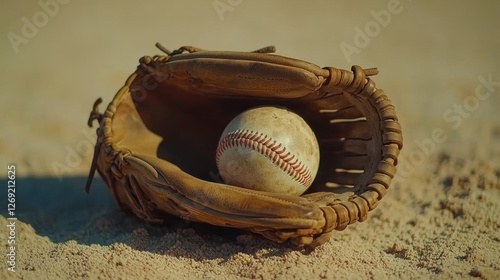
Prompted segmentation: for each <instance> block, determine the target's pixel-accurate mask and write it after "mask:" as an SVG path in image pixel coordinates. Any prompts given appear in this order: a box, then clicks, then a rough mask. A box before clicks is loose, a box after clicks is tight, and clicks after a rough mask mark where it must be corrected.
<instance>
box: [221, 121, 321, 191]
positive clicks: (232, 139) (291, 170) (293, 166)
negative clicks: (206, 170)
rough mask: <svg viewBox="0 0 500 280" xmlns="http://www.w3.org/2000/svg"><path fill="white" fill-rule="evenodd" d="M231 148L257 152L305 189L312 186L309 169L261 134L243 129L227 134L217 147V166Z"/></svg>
mask: <svg viewBox="0 0 500 280" xmlns="http://www.w3.org/2000/svg"><path fill="white" fill-rule="evenodd" d="M233 147H244V148H248V149H252V150H254V151H257V152H259V153H260V154H262V155H264V156H266V157H267V158H269V159H270V160H271V162H272V163H273V164H275V165H277V166H278V167H279V168H280V169H281V170H283V171H284V172H286V173H287V174H288V175H289V176H291V177H292V178H293V179H294V180H295V181H297V182H299V183H300V184H301V185H302V186H304V187H305V188H308V187H309V186H310V185H311V184H312V180H313V178H312V175H311V171H310V170H309V168H307V167H306V166H305V165H304V164H303V163H302V162H300V161H299V160H298V159H297V158H295V155H292V153H291V152H287V151H286V148H285V147H283V145H281V144H280V143H277V142H276V140H273V139H272V138H271V137H269V136H267V135H265V134H263V133H260V134H259V133H256V132H254V131H252V130H244V129H238V130H236V131H233V132H230V133H228V134H227V135H226V136H225V137H224V138H222V139H221V140H220V141H219V147H218V148H217V152H216V155H215V160H216V164H217V166H219V160H220V158H221V156H222V154H223V153H224V152H225V151H226V150H227V149H229V148H233Z"/></svg>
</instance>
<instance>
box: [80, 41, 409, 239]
mask: <svg viewBox="0 0 500 280" xmlns="http://www.w3.org/2000/svg"><path fill="white" fill-rule="evenodd" d="M157 47H158V48H160V50H162V51H163V52H164V53H165V54H166V55H158V56H154V57H149V56H145V57H143V58H141V59H140V60H139V62H140V64H139V66H138V68H137V70H136V71H135V72H134V73H133V74H132V75H131V76H130V77H129V78H128V79H127V81H126V82H125V85H124V86H123V87H122V88H121V89H120V90H119V91H118V93H117V94H116V95H115V97H114V98H113V100H112V101H111V103H110V104H109V105H108V107H107V109H106V111H105V112H104V113H102V114H101V113H99V111H98V109H97V107H98V104H99V103H100V102H101V99H99V100H98V101H96V103H95V104H94V108H93V110H92V112H91V115H90V118H89V122H88V124H89V126H91V125H92V122H93V121H94V120H98V121H99V128H98V129H97V135H98V140H97V143H96V147H95V153H94V159H93V162H92V167H91V170H90V174H89V179H88V181H87V186H86V189H85V190H86V192H87V193H88V191H89V189H90V184H91V181H92V178H93V176H94V173H95V170H96V169H97V171H98V172H99V174H100V175H101V177H102V178H103V179H104V180H105V182H106V183H107V185H108V187H109V189H110V191H111V193H112V195H113V196H114V198H115V200H116V202H117V203H118V205H119V206H120V207H121V208H122V209H126V210H130V211H132V212H133V213H135V214H136V215H137V216H139V217H140V218H142V219H144V220H146V221H149V222H158V223H161V222H163V221H165V220H166V219H169V217H171V215H175V216H178V217H181V218H183V219H186V220H190V221H197V222H204V223H209V224H212V225H217V226H224V227H234V228H240V229H245V230H249V231H252V232H255V233H258V234H261V235H263V236H264V237H266V238H268V239H271V240H274V241H276V242H284V241H287V240H290V241H292V242H293V243H294V244H297V245H299V246H310V247H316V246H318V245H321V244H323V243H324V242H326V241H327V240H328V239H329V238H330V236H331V235H332V233H333V232H334V230H343V229H344V228H346V226H347V225H349V224H352V223H355V222H356V221H360V222H362V221H364V220H365V219H366V218H367V214H368V212H369V211H370V210H373V209H374V208H375V207H376V206H377V204H378V202H379V200H380V199H381V198H382V197H384V195H385V194H386V192H387V189H388V188H389V185H390V183H391V180H392V178H393V176H394V174H395V172H396V168H395V166H396V164H397V158H398V155H399V151H400V150H401V148H402V146H403V143H402V134H401V127H400V125H399V123H398V118H397V116H396V112H395V110H394V106H393V105H392V104H391V102H390V100H389V99H388V98H387V96H386V95H385V93H384V91H383V90H381V89H378V88H377V87H376V86H375V83H374V82H373V81H372V80H371V79H370V78H368V76H371V75H375V74H377V73H378V71H377V69H362V68H361V67H360V66H353V67H352V68H351V70H352V72H351V71H346V70H341V69H336V68H333V67H325V68H320V67H318V66H317V65H314V64H312V63H308V62H305V61H301V60H297V59H292V58H288V57H283V56H278V55H274V54H270V53H272V52H274V47H267V48H263V49H260V50H257V51H254V52H232V51H206V50H202V49H198V48H194V47H188V46H186V47H181V48H179V49H178V50H175V51H173V52H169V51H168V50H166V49H165V48H163V47H162V46H161V45H159V44H157ZM260 105H272V106H282V107H286V108H289V109H290V110H292V111H294V112H296V113H297V114H299V115H300V116H301V117H302V118H303V119H304V120H305V121H306V122H307V123H308V124H309V125H310V127H311V128H312V130H313V131H314V133H315V134H316V137H317V139H318V143H319V146H320V155H321V160H320V166H319V170H318V174H317V176H316V179H315V180H314V182H313V184H312V186H311V187H310V188H309V190H308V191H307V192H306V193H305V194H303V195H302V196H292V195H286V194H277V193H270V192H263V191H255V190H249V189H244V188H241V187H238V186H232V185H227V184H224V183H223V182H222V181H221V180H220V178H219V176H218V174H217V173H218V172H217V168H216V165H215V151H216V147H217V143H218V140H219V137H220V135H221V133H222V131H223V130H224V128H225V126H226V125H227V124H228V123H229V122H230V121H231V119H232V118H234V117H235V116H236V115H238V114H239V113H241V112H242V111H244V110H246V109H249V108H251V107H255V106H260Z"/></svg>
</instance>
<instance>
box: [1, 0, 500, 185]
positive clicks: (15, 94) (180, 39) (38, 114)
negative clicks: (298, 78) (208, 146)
mask: <svg viewBox="0 0 500 280" xmlns="http://www.w3.org/2000/svg"><path fill="white" fill-rule="evenodd" d="M498 11H500V2H498V1H493V0H492V1H450V0H447V1H416V0H414V1H411V0H399V1H397V0H396V1H395V0H379V1H307V2H306V1H298V0H280V1H248V0H214V1H212V0H210V1H201V0H200V1H140V2H137V1H136V2H126V1H95V0H91V1H76V0H73V1H70V0H59V1H58V0H40V1H27V0H17V1H4V2H3V3H2V9H1V11H0V28H1V29H0V33H1V34H2V36H1V37H0V55H1V58H0V59H1V66H0V71H1V73H0V112H1V115H2V117H1V118H0V166H3V167H5V166H7V165H8V164H11V163H14V164H16V165H17V172H18V176H44V177H58V178H62V177H66V176H82V175H86V173H87V171H88V169H89V167H90V161H91V158H92V152H93V151H92V149H93V144H94V141H95V136H94V134H95V133H94V131H95V128H92V129H91V128H88V127H87V125H86V122H87V118H88V114H89V112H90V110H91V107H92V104H93V102H94V101H95V100H96V99H97V98H99V97H102V98H103V99H104V102H105V103H107V102H109V101H110V100H111V99H112V97H113V95H114V94H115V92H116V91H117V90H118V89H119V88H120V86H121V85H122V84H123V83H124V82H125V79H126V78H127V77H128V75H129V74H130V73H132V72H133V71H134V70H135V68H136V66H137V64H138V59H139V58H140V57H142V56H143V55H155V54H159V53H160V51H159V50H158V49H156V48H155V47H154V44H155V43H156V42H161V43H162V44H163V45H164V46H166V47H167V48H169V49H176V48H178V47H180V46H183V45H192V46H197V47H200V48H204V49H210V50H239V51H251V50H254V49H258V48H261V47H264V46H268V45H275V46H276V47H277V54H280V55H284V56H290V57H294V58H298V59H302V60H306V61H310V62H312V63H315V64H317V65H319V66H322V67H324V66H334V67H337V68H344V69H350V67H351V65H354V64H357V65H361V66H363V67H366V68H368V67H378V68H379V70H380V74H379V75H378V76H376V77H374V78H373V79H374V80H375V82H376V83H377V85H378V87H380V88H382V89H384V90H385V91H386V93H387V95H388V96H389V97H390V98H391V100H392V101H393V103H394V104H395V106H396V109H397V112H398V114H399V116H400V122H401V123H402V125H403V129H404V136H405V145H406V146H405V150H404V152H403V155H402V157H403V160H404V159H406V160H407V161H409V162H410V163H411V162H412V161H413V163H414V164H413V165H416V163H418V164H422V163H421V161H422V160H420V159H418V155H422V153H423V154H425V155H428V154H430V153H434V152H436V151H438V150H440V149H454V147H458V148H459V150H460V149H461V148H460V147H461V143H462V142H469V141H471V139H474V143H479V144H475V145H474V146H473V149H472V150H471V149H469V150H470V151H462V150H460V152H467V153H472V154H474V156H481V155H482V154H484V155H488V153H489V151H488V149H487V148H485V149H481V147H483V146H484V147H488V146H491V144H495V143H496V145H498V144H499V142H500V141H499V139H500V113H499V105H500V98H499V93H500V67H499V55H498V50H499V49H500V36H498V32H496V31H495V30H496V29H495V28H497V27H498V26H500V20H499V18H498ZM101 109H104V106H101ZM436 129H438V130H439V131H441V135H444V136H446V137H444V136H443V137H441V138H440V139H446V140H444V141H441V140H440V141H436V140H435V139H433V133H434V131H435V130H436ZM426 139H431V141H433V143H434V146H432V145H428V146H427V148H425V146H421V145H420V146H419V144H418V143H423V142H425V143H429V142H428V141H427V142H426ZM495 141H496V142H495ZM488 143H489V144H488ZM412 152H413V153H412ZM0 174H6V168H4V170H2V171H1V173H0ZM3 176H4V175H2V177H3Z"/></svg>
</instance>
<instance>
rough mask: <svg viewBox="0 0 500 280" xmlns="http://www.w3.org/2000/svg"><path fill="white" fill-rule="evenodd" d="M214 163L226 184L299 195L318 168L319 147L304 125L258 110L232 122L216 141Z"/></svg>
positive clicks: (276, 111) (283, 113)
mask: <svg viewBox="0 0 500 280" xmlns="http://www.w3.org/2000/svg"><path fill="white" fill-rule="evenodd" d="M216 163H217V168H218V169H219V173H220V175H221V177H222V179H223V180H224V182H225V183H227V184H231V185H235V186H239V187H244V188H248V189H254V190H261V191H268V192H274V193H285V194H291V195H301V194H302V193H304V192H305V191H306V190H307V189H308V188H309V186H311V184H312V182H313V181H314V178H315V177H316V173H317V172H318V166H319V146H318V141H317V140H316V136H315V135H314V132H313V131H312V129H311V128H310V127H309V126H308V125H307V123H306V122H305V121H304V119H302V118H301V117H300V116H299V115H297V114H296V113H294V112H292V111H289V110H287V109H285V108H281V107H272V106H266V107H256V108H252V109H249V110H247V111H244V112H242V113H241V114H239V115H238V116H236V117H235V118H234V119H233V120H232V121H231V122H230V123H229V124H228V125H227V127H226V128H225V130H224V132H223V133H222V135H221V138H220V139H219V144H218V146H217V151H216Z"/></svg>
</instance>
